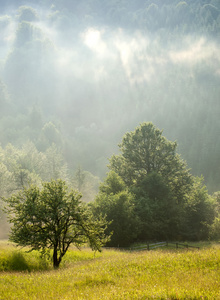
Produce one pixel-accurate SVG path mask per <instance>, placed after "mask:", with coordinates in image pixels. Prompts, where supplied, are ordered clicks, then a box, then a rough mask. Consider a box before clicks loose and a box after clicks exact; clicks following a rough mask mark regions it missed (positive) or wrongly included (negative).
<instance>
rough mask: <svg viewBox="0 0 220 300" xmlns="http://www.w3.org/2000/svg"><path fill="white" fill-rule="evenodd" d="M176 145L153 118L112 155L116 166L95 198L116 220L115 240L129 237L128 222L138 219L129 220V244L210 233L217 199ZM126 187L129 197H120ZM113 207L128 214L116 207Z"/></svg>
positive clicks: (100, 208)
mask: <svg viewBox="0 0 220 300" xmlns="http://www.w3.org/2000/svg"><path fill="white" fill-rule="evenodd" d="M176 147H177V143H175V142H171V141H169V140H167V139H166V138H165V137H164V136H163V135H162V130H159V129H158V128H156V127H155V126H154V125H153V124H152V123H142V124H140V126H138V127H137V128H136V129H135V130H134V131H132V132H129V133H126V134H125V135H124V137H123V139H122V142H121V143H120V144H119V148H120V151H121V153H120V154H119V155H113V156H112V157H111V158H110V164H109V168H110V170H111V171H110V172H109V174H108V176H107V178H106V179H105V180H104V182H103V184H101V186H100V191H99V194H98V196H97V198H96V201H95V204H94V212H95V213H96V214H97V213H103V214H106V216H107V219H108V220H109V221H112V223H111V230H112V231H113V236H112V240H111V242H110V243H109V244H110V245H114V246H116V245H117V243H118V244H119V241H122V240H124V237H125V236H126V233H125V232H123V230H122V228H123V226H124V224H130V225H131V224H132V226H131V228H130V227H129V226H128V225H127V229H128V228H129V231H130V239H128V240H127V241H126V242H127V244H128V243H129V242H130V243H131V242H134V241H138V240H142V241H146V240H164V239H165V240H169V239H170V240H175V239H177V240H178V239H182V240H183V239H194V240H195V239H200V238H207V237H208V228H209V225H210V224H211V223H212V221H213V217H214V216H213V205H212V201H211V200H210V197H209V195H208V193H207V190H206V188H205V186H204V185H203V182H202V179H201V178H200V179H199V178H196V177H193V176H192V175H191V174H190V171H189V169H188V168H187V165H186V163H185V162H184V161H183V160H182V159H181V157H180V156H179V155H178V154H177V153H176ZM122 192H123V195H124V199H125V194H126V195H127V198H126V199H127V202H126V201H125V200H124V201H123V202H122V201H120V200H119V199H121V198H120V197H121V193H122ZM128 199H129V201H128ZM120 203H123V206H124V207H123V208H122V205H120ZM112 207H114V211H116V212H121V215H122V217H120V215H118V214H117V213H115V214H114V213H112ZM125 207H126V208H125ZM109 208H111V209H109ZM125 211H127V213H126V216H125V215H124V212H125ZM128 211H129V213H128ZM125 219H126V220H125ZM131 220H132V221H131Z"/></svg>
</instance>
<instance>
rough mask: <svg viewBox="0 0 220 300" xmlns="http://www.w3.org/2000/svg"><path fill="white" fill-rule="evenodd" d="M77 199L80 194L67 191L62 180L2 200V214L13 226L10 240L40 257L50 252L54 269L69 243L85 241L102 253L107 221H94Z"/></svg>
mask: <svg viewBox="0 0 220 300" xmlns="http://www.w3.org/2000/svg"><path fill="white" fill-rule="evenodd" d="M80 198H81V194H79V193H77V192H75V191H73V190H71V191H68V188H67V186H66V184H65V182H64V181H62V180H57V181H55V180H53V181H51V182H47V183H44V184H43V188H42V189H41V190H40V189H39V188H38V187H37V186H31V187H29V188H25V189H24V190H22V191H20V192H19V193H18V194H15V195H13V196H11V197H10V198H8V199H5V201H6V203H7V204H8V205H7V207H6V208H5V211H6V212H7V213H8V217H9V221H10V223H12V224H13V226H12V228H11V235H10V240H11V241H13V242H15V243H17V244H18V246H30V247H31V250H40V251H41V252H42V253H43V254H45V253H46V252H47V251H48V250H50V249H52V251H53V266H54V268H58V267H59V265H60V263H61V260H62V258H63V256H64V255H65V253H66V252H67V250H68V248H69V246H70V245H71V244H74V245H75V246H77V247H80V246H81V245H82V244H84V243H86V242H88V243H89V246H90V247H91V248H92V249H93V250H98V251H101V247H102V245H103V244H104V243H105V242H106V241H107V237H106V236H105V235H104V231H105V229H106V222H105V220H104V219H101V218H100V219H96V220H95V219H94V218H93V217H92V215H91V214H90V212H89V211H88V209H86V206H85V205H84V204H83V203H82V202H81V201H80Z"/></svg>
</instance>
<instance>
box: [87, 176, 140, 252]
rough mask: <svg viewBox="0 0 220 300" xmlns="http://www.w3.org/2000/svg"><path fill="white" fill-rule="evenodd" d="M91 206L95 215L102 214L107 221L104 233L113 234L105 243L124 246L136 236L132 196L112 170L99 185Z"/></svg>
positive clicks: (136, 221)
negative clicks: (98, 190)
mask: <svg viewBox="0 0 220 300" xmlns="http://www.w3.org/2000/svg"><path fill="white" fill-rule="evenodd" d="M91 207H92V211H93V214H94V215H95V216H99V215H100V214H103V215H104V216H106V220H107V221H108V222H109V225H108V227H107V228H106V234H107V235H110V234H111V233H113V235H112V237H111V240H110V241H109V242H108V243H107V245H109V246H115V247H118V246H120V247H125V246H128V245H129V244H131V243H132V242H133V240H134V239H135V238H136V237H137V232H138V227H139V220H138V218H137V216H136V215H135V210H134V197H133V195H132V194H131V193H130V192H129V191H128V189H127V188H126V186H125V184H124V182H123V180H122V179H121V178H120V177H119V176H118V175H117V174H116V173H114V172H113V171H111V172H109V174H108V176H107V178H106V180H105V181H104V182H103V183H102V184H101V185H100V192H99V194H98V195H97V197H96V199H95V202H94V203H92V204H91Z"/></svg>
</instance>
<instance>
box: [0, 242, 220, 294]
mask: <svg viewBox="0 0 220 300" xmlns="http://www.w3.org/2000/svg"><path fill="white" fill-rule="evenodd" d="M0 247H1V245H0ZM5 251H6V248H5ZM74 253H75V254H74ZM80 253H81V254H80V255H81V258H80V257H79V256H78V258H77V259H75V260H74V256H77V255H78V254H76V251H75V250H71V251H70V253H69V254H68V255H69V256H67V259H66V263H64V265H63V267H62V266H61V269H60V270H56V271H54V270H49V271H37V272H36V271H35V272H1V273H0V285H1V286H0V299H28V300H29V299H45V300H46V299H62V300H64V299H68V300H69V299H220V246H218V245H215V246H212V247H209V248H204V249H201V250H195V249H194V250H178V251H176V250H175V251H174V250H156V251H149V252H148V251H145V252H132V253H131V252H120V251H116V250H104V251H103V253H102V254H101V255H98V256H96V257H95V258H94V257H93V254H92V252H91V251H90V250H83V251H82V252H80Z"/></svg>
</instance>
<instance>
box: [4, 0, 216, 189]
mask: <svg viewBox="0 0 220 300" xmlns="http://www.w3.org/2000/svg"><path fill="white" fill-rule="evenodd" d="M0 8H1V12H2V15H1V16H0V31H1V34H2V36H3V39H2V40H1V42H0V107H1V109H0V144H1V146H2V149H3V150H2V151H5V149H7V147H8V146H7V145H8V144H9V143H10V144H12V145H13V147H15V149H22V147H23V146H24V144H26V143H27V142H28V141H30V142H32V143H33V145H34V147H36V151H38V152H41V153H46V152H47V151H49V150H48V149H51V147H52V146H53V145H55V146H53V147H55V148H56V151H58V152H59V153H61V156H62V159H63V161H64V165H65V164H66V166H67V169H68V170H69V173H70V174H74V173H75V172H76V170H77V167H78V166H79V165H81V166H82V169H83V170H88V171H89V172H90V173H93V174H95V176H99V177H100V178H103V177H104V176H105V173H106V170H107V169H106V165H107V163H108V161H107V158H108V157H110V156H111V155H112V154H113V153H114V152H117V151H118V149H117V143H118V142H119V141H120V139H121V137H122V135H123V134H124V132H126V131H129V130H131V129H133V128H134V127H135V126H137V125H138V124H139V123H141V122H143V121H152V122H153V123H154V124H156V125H157V126H158V127H159V128H163V129H164V134H165V136H167V137H168V138H169V139H170V140H173V141H174V140H177V141H178V147H179V148H178V152H179V153H181V155H182V156H183V158H184V159H185V160H186V161H187V164H188V166H189V167H190V168H192V173H193V174H194V175H198V176H200V175H201V174H203V176H204V179H205V183H206V184H207V187H208V190H209V192H210V193H212V192H215V191H218V190H220V186H219V182H220V169H219V163H218V162H219V161H220V139H219V132H220V118H219V115H220V101H219V95H220V59H219V44H218V42H219V33H220V2H219V1H218V0H212V1H209V0H206V1H203V0H200V1H192V0H191V1H171V0H170V1H162V0H160V1H159V0H155V1H140V0H139V1H133V0H129V1H103V0H93V1H84V0H82V1H70V0H68V1H67V0H65V1H59V0H54V1H49V0H41V1H40V0H39V1H34V3H32V2H30V3H29V4H28V5H27V2H26V1H22V0H16V1H2V2H1V4H0ZM19 151H20V150H19Z"/></svg>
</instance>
